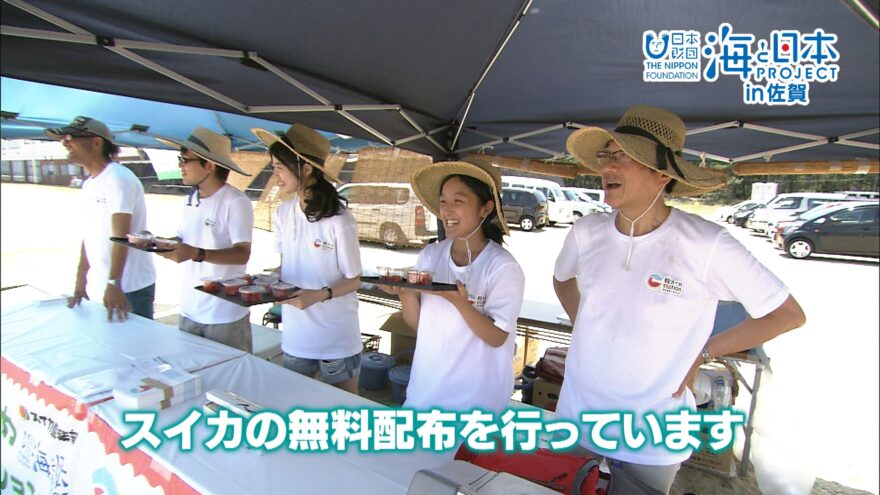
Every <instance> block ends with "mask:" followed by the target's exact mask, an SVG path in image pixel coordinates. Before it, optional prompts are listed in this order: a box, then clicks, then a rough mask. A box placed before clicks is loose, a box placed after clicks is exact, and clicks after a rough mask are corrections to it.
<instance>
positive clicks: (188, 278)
mask: <svg viewBox="0 0 880 495" xmlns="http://www.w3.org/2000/svg"><path fill="white" fill-rule="evenodd" d="M196 204H198V206H196ZM253 230H254V209H253V206H251V200H250V199H248V197H247V196H246V195H245V194H244V193H243V192H241V191H239V190H238V189H236V188H234V187H232V186H230V185H229V184H224V185H223V187H221V188H220V189H218V190H217V192H215V193H214V194H212V195H210V196H209V197H207V198H200V199H199V201H196V199H195V198H193V200H192V205H190V206H184V207H183V218H182V220H181V222H180V227H179V228H178V229H177V235H178V236H179V237H180V238H181V239H182V240H183V242H184V243H186V244H189V245H190V246H193V247H197V248H202V249H227V248H231V247H232V246H234V245H235V244H238V243H241V242H251V238H252V236H253ZM181 264H182V265H183V276H182V278H183V288H182V291H181V293H180V314H182V315H183V316H186V317H187V318H189V319H190V320H193V321H195V322H196V323H201V324H204V325H217V324H221V323H232V322H234V321H238V320H240V319H242V318H244V317H245V316H247V315H249V314H250V310H249V309H248V308H246V307H244V306H239V305H237V304H233V303H231V302H226V301H224V300H223V299H220V298H219V297H216V296H212V295H210V294H205V293H204V292H199V291H197V290H195V289H194V287H195V286H197V285H201V284H202V282H201V278H202V277H207V276H216V277H223V278H230V277H232V276H235V275H238V274H240V273H244V272H245V270H246V268H247V265H246V264H245V265H219V264H216V263H210V262H207V261H203V262H201V263H196V262H195V261H184V262H183V263H181Z"/></svg>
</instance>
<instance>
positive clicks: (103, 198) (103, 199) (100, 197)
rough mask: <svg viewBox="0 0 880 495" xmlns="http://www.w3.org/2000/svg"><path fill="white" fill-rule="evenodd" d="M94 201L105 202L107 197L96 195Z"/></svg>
mask: <svg viewBox="0 0 880 495" xmlns="http://www.w3.org/2000/svg"><path fill="white" fill-rule="evenodd" d="M95 202H96V203H106V202H107V198H105V197H104V196H98V197H97V198H95Z"/></svg>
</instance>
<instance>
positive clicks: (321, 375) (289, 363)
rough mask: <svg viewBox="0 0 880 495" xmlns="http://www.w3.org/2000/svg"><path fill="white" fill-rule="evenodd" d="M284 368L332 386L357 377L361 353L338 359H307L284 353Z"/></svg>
mask: <svg viewBox="0 0 880 495" xmlns="http://www.w3.org/2000/svg"><path fill="white" fill-rule="evenodd" d="M284 367H285V368H287V369H289V370H291V371H296V372H297V373H299V374H300V375H306V376H308V377H310V378H317V379H318V380H321V381H322V382H324V383H328V384H331V385H332V384H334V383H340V382H344V381H346V380H349V379H351V378H354V377H356V376H358V374H359V373H360V370H361V353H357V354H355V355H354V356H349V357H347V358H340V359H309V358H301V357H296V356H291V355H290V354H287V353H284ZM316 375H317V376H316Z"/></svg>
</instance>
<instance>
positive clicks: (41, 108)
mask: <svg viewBox="0 0 880 495" xmlns="http://www.w3.org/2000/svg"><path fill="white" fill-rule="evenodd" d="M0 85H2V86H0V91H2V92H0V95H2V96H0V108H2V110H3V111H4V112H12V113H16V114H18V116H17V117H15V118H14V119H8V118H4V119H3V120H2V122H0V137H2V138H3V139H46V136H45V135H44V134H43V129H45V128H47V127H60V126H63V125H65V124H67V123H69V122H70V121H71V120H73V118H74V117H76V116H77V115H86V116H88V117H92V118H95V119H98V120H100V121H102V122H104V123H105V124H107V126H108V127H110V130H111V131H112V132H113V133H114V136H115V137H116V140H117V142H118V143H119V144H122V145H125V146H134V147H138V148H142V147H146V148H167V146H166V145H163V144H162V143H160V142H159V141H157V140H155V139H153V137H152V135H160V136H166V137H172V138H185V137H186V136H188V135H189V134H190V132H191V131H192V130H193V129H195V128H196V127H198V126H201V127H206V128H208V129H210V130H212V131H214V132H218V133H220V134H226V135H228V136H229V137H230V138H231V139H232V140H233V145H234V146H235V147H236V148H237V149H239V150H244V151H247V150H254V151H256V150H259V149H263V148H262V147H261V146H259V145H260V144H261V143H260V142H259V141H258V140H257V139H256V138H255V137H254V135H253V134H251V131H250V129H251V128H253V127H262V128H264V129H267V130H270V131H276V130H281V131H284V130H286V129H287V128H288V127H289V124H286V123H280V122H273V121H270V120H264V119H257V118H254V117H247V116H243V115H236V114H232V113H226V112H220V111H216V110H206V109H202V108H195V107H188V106H183V105H174V104H171V103H159V102H155V101H149V100H142V99H138V98H130V97H127V96H118V95H110V94H103V93H96V92H94V91H85V90H80V89H72V88H65V87H61V86H54V85H49V84H41V83H34V82H28V81H20V80H17V79H12V78H8V77H3V78H0ZM132 125H142V126H148V131H147V132H146V133H143V132H136V131H132V130H131V128H132ZM323 134H324V136H326V137H327V139H329V140H330V143H331V146H332V147H333V148H334V149H335V150H340V151H356V150H358V149H360V148H362V147H364V146H367V145H370V144H374V145H376V144H375V143H371V142H369V141H366V140H363V139H358V138H345V137H343V136H340V135H339V134H334V133H330V132H324V133H323Z"/></svg>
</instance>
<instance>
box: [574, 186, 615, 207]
mask: <svg viewBox="0 0 880 495" xmlns="http://www.w3.org/2000/svg"><path fill="white" fill-rule="evenodd" d="M577 189H578V191H580V192H582V193H583V194H586V195H587V196H589V197H590V199H592V200H593V201H595V202H597V203H600V204H603V205H604V204H605V190H604V189H586V188H583V187H578V188H577ZM606 206H608V205H606Z"/></svg>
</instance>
